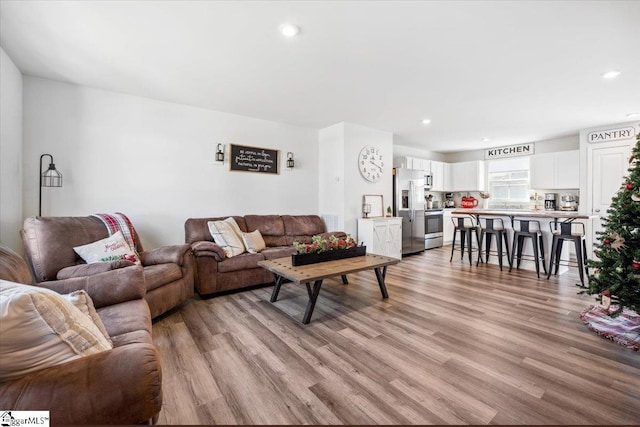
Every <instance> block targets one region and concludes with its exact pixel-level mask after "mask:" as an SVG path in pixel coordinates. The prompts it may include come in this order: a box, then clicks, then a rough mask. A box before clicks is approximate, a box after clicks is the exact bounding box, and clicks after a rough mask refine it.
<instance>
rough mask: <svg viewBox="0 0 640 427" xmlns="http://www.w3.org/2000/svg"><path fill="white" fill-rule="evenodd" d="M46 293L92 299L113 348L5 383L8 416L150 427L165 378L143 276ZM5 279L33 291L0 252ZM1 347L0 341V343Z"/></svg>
mask: <svg viewBox="0 0 640 427" xmlns="http://www.w3.org/2000/svg"><path fill="white" fill-rule="evenodd" d="M117 274H118V276H117V280H112V279H113V276H112V275H110V274H109V273H102V274H96V275H94V276H92V277H89V278H86V277H85V278H72V279H66V280H58V281H52V282H44V283H40V285H42V286H44V287H47V288H49V289H52V290H54V291H56V292H58V293H61V294H67V293H71V292H73V291H77V290H84V291H86V292H87V293H88V294H89V296H90V297H91V299H92V301H93V304H94V306H95V308H96V311H97V312H98V315H99V317H100V319H101V321H102V323H103V324H104V326H105V329H106V331H107V333H108V335H109V337H110V338H111V341H112V342H113V348H112V349H110V350H106V351H102V352H99V353H95V354H91V355H89V356H85V357H82V358H78V359H74V360H70V361H67V362H65V363H61V364H58V365H55V366H52V367H49V368H43V369H41V370H38V371H35V372H32V373H29V374H27V375H26V376H23V377H21V378H17V379H11V380H7V381H3V382H0V403H1V406H2V408H3V409H10V410H16V411H18V410H23V411H27V410H48V411H49V415H50V419H51V425H70V424H73V425H87V424H103V425H104V424H122V425H124V424H148V423H149V421H151V420H155V419H156V418H157V415H158V413H159V412H160V409H161V407H162V373H161V367H160V359H159V356H158V352H157V350H156V348H155V346H154V345H153V342H152V339H151V338H152V337H151V314H150V312H149V305H148V304H147V302H146V301H145V300H144V296H145V292H146V290H145V285H144V277H143V274H142V268H141V267H139V266H132V267H127V268H122V269H120V270H119V272H118V273H117ZM0 279H3V280H7V281H10V282H15V283H21V284H27V285H30V284H31V282H32V279H31V273H30V272H29V267H28V266H27V264H26V263H25V261H24V260H23V259H22V258H21V257H20V256H18V255H17V254H16V253H15V252H13V251H11V250H10V249H8V248H6V247H4V246H2V245H0ZM0 339H1V338H0Z"/></svg>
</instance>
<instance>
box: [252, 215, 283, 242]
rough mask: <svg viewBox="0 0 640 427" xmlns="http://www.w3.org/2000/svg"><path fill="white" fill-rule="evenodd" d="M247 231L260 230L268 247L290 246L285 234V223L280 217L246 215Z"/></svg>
mask: <svg viewBox="0 0 640 427" xmlns="http://www.w3.org/2000/svg"><path fill="white" fill-rule="evenodd" d="M244 222H245V224H247V231H248V232H251V231H255V230H260V234H261V235H262V238H263V239H264V243H265V244H266V245H267V247H274V246H288V245H290V243H287V238H286V237H285V233H284V222H283V221H282V217H281V216H280V215H245V216H244Z"/></svg>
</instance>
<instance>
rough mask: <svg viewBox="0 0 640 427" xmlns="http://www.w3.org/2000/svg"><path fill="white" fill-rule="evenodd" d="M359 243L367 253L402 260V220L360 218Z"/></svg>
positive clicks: (394, 218) (396, 218)
mask: <svg viewBox="0 0 640 427" xmlns="http://www.w3.org/2000/svg"><path fill="white" fill-rule="evenodd" d="M358 242H362V243H364V245H365V246H366V247H367V253H370V254H376V255H384V256H388V257H392V258H397V259H401V258H402V218H399V217H393V218H358Z"/></svg>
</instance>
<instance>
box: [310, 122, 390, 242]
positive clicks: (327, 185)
mask: <svg viewBox="0 0 640 427" xmlns="http://www.w3.org/2000/svg"><path fill="white" fill-rule="evenodd" d="M319 140H320V156H319V158H320V174H321V175H320V176H321V178H320V182H321V184H320V188H321V191H320V211H321V213H323V214H326V213H334V212H335V214H337V215H339V216H340V218H341V219H340V222H341V225H343V228H342V229H343V230H344V231H345V232H347V233H349V234H351V235H352V236H354V237H356V236H357V234H358V233H357V232H358V218H360V217H361V216H362V196H363V195H365V194H381V195H382V197H383V203H384V205H385V208H386V206H388V205H392V192H393V176H392V175H391V169H392V162H393V134H392V133H391V132H386V131H381V130H378V129H372V128H367V127H364V126H360V125H355V124H352V123H339V124H336V125H333V126H330V127H328V128H325V129H322V130H320V132H319ZM369 145H370V146H373V147H376V148H377V149H378V150H380V153H381V154H382V156H383V159H384V172H383V178H381V179H380V180H379V181H378V182H376V183H372V182H369V181H367V180H366V179H364V178H363V177H362V175H361V174H360V170H359V168H358V155H359V154H360V151H361V150H362V149H363V148H364V147H365V146H369ZM340 168H342V170H340ZM336 178H339V179H336Z"/></svg>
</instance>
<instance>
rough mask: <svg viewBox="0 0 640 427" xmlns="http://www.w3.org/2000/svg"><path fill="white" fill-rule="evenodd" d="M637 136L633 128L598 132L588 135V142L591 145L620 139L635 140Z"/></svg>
mask: <svg viewBox="0 0 640 427" xmlns="http://www.w3.org/2000/svg"><path fill="white" fill-rule="evenodd" d="M635 134H636V130H635V129H634V128H633V127H627V128H619V129H607V130H598V131H595V132H589V134H588V135H587V141H588V142H589V143H594V142H608V141H617V140H619V139H629V138H633V137H634V136H635Z"/></svg>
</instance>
